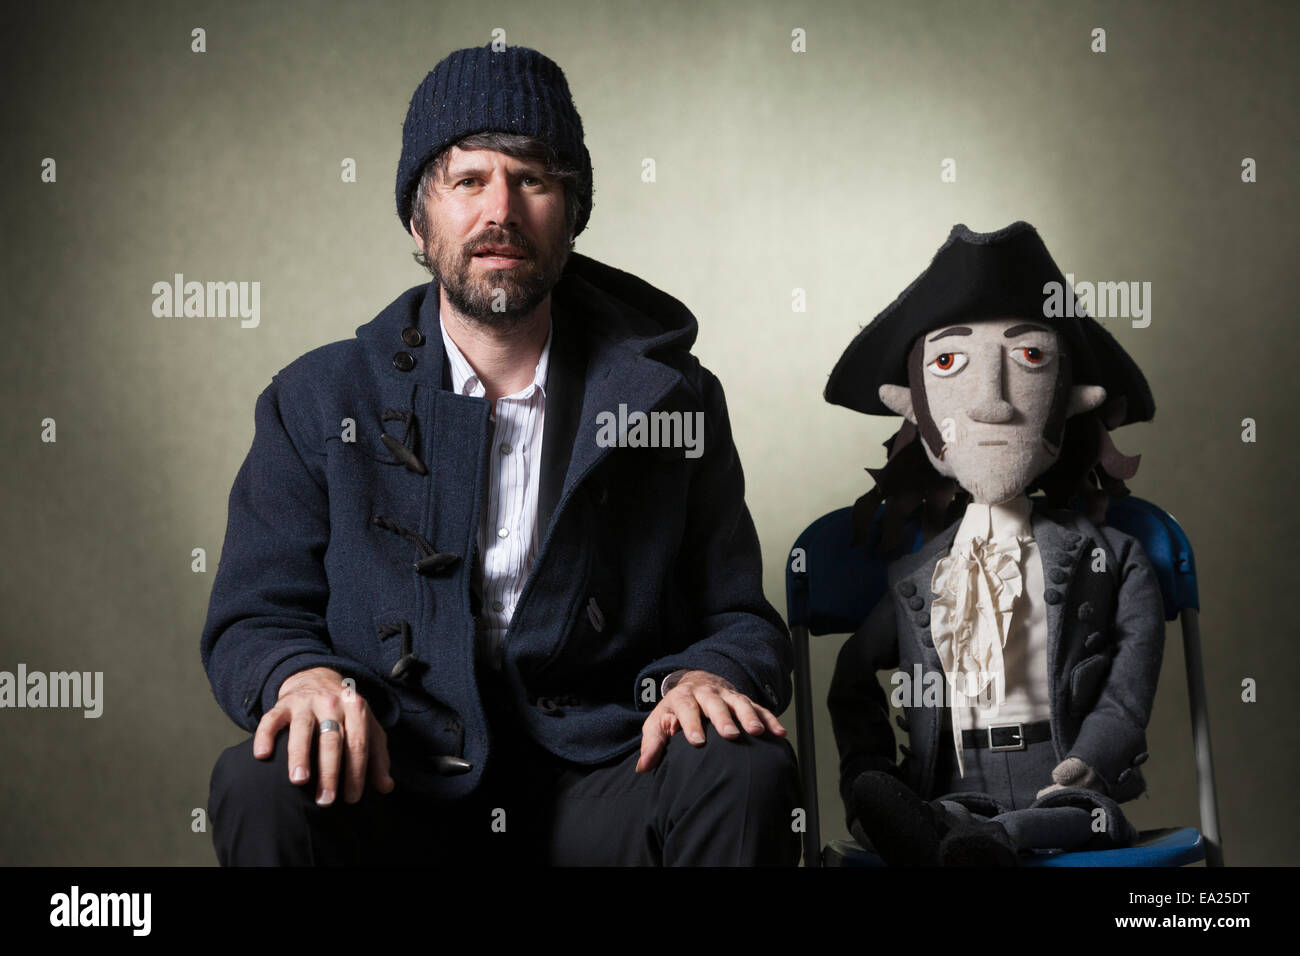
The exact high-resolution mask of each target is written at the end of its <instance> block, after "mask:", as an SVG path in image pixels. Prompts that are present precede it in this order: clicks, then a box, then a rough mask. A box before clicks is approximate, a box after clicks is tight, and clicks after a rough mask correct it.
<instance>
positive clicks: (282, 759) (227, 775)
mask: <svg viewBox="0 0 1300 956" xmlns="http://www.w3.org/2000/svg"><path fill="white" fill-rule="evenodd" d="M314 796H315V793H314V790H313V788H312V787H311V785H310V784H301V785H299V784H295V783H293V781H291V780H290V779H289V735H288V734H287V733H280V734H279V735H277V737H276V739H275V747H274V749H273V750H272V753H271V756H270V757H268V758H266V759H265V760H259V759H258V758H257V757H255V756H253V738H252V737H248V738H246V739H244V740H243V741H242V742H240V743H237V744H235V745H234V746H233V747H227V748H226V749H225V750H223V751H222V752H221V756H220V757H218V758H217V762H216V765H215V766H214V767H213V768H212V779H211V782H210V787H209V801H208V810H209V812H211V813H212V814H213V815H214V816H216V815H217V812H218V809H219V808H231V809H233V808H239V809H245V810H247V809H256V808H257V807H258V806H262V807H265V806H267V805H268V804H282V803H285V802H289V803H292V804H298V803H301V802H303V801H304V800H306V801H308V802H310V801H311V800H312V798H313V797H314Z"/></svg>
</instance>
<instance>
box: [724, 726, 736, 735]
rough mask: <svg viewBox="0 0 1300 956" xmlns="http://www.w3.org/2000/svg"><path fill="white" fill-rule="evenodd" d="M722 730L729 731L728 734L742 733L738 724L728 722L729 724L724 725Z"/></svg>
mask: <svg viewBox="0 0 1300 956" xmlns="http://www.w3.org/2000/svg"><path fill="white" fill-rule="evenodd" d="M722 730H723V732H724V733H728V734H738V733H740V731H739V730H737V729H736V725H735V724H727V726H725V727H723V728H722Z"/></svg>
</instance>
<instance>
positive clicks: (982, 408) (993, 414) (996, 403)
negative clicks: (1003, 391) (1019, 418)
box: [966, 395, 1016, 425]
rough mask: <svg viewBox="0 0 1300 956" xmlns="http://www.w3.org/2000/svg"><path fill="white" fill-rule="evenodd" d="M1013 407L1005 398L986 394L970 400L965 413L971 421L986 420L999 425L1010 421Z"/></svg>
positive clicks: (1013, 413) (1014, 411)
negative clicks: (976, 399) (973, 400)
mask: <svg viewBox="0 0 1300 956" xmlns="http://www.w3.org/2000/svg"><path fill="white" fill-rule="evenodd" d="M1015 413H1016V410H1015V407H1014V406H1013V405H1012V404H1011V403H1010V402H1008V401H1007V400H1006V399H1003V398H998V397H997V396H996V395H988V396H984V397H982V398H980V399H979V400H978V401H975V402H972V403H971V404H970V407H968V408H967V409H966V414H967V415H969V416H970V418H971V420H972V421H977V422H988V423H989V424H993V425H1000V424H1003V423H1005V422H1009V421H1011V418H1012V416H1013V415H1015Z"/></svg>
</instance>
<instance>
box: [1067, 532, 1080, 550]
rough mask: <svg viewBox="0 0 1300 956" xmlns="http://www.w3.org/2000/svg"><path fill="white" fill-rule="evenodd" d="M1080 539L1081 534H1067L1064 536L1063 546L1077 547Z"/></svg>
mask: <svg viewBox="0 0 1300 956" xmlns="http://www.w3.org/2000/svg"><path fill="white" fill-rule="evenodd" d="M1082 540H1083V535H1081V534H1067V535H1066V536H1065V546H1066V547H1067V548H1071V549H1073V548H1077V547H1078V546H1079V542H1081V541H1082Z"/></svg>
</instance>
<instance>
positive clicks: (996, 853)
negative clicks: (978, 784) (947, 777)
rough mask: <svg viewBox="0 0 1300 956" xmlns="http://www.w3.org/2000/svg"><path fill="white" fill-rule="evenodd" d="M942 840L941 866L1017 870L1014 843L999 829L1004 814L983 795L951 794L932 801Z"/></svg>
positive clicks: (1002, 829)
mask: <svg viewBox="0 0 1300 956" xmlns="http://www.w3.org/2000/svg"><path fill="white" fill-rule="evenodd" d="M932 806H933V807H934V811H935V815H936V817H937V818H938V820H939V828H940V832H941V833H942V834H943V839H942V840H940V842H939V865H940V866H1016V865H1018V864H1019V862H1020V858H1019V855H1018V853H1017V848H1016V844H1015V841H1014V840H1013V839H1012V837H1011V834H1010V833H1008V832H1007V830H1006V829H1005V828H1004V827H1003V826H1002V824H1001V822H1000V819H999V818H1000V816H1001V814H1002V811H1004V810H1005V807H1003V806H1002V805H1001V804H999V803H998V802H997V801H996V800H994V799H993V798H992V797H990V796H989V795H988V794H986V793H979V792H975V791H968V792H965V793H952V794H948V795H947V796H945V797H940V798H939V799H938V800H935V801H933V803H932Z"/></svg>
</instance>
